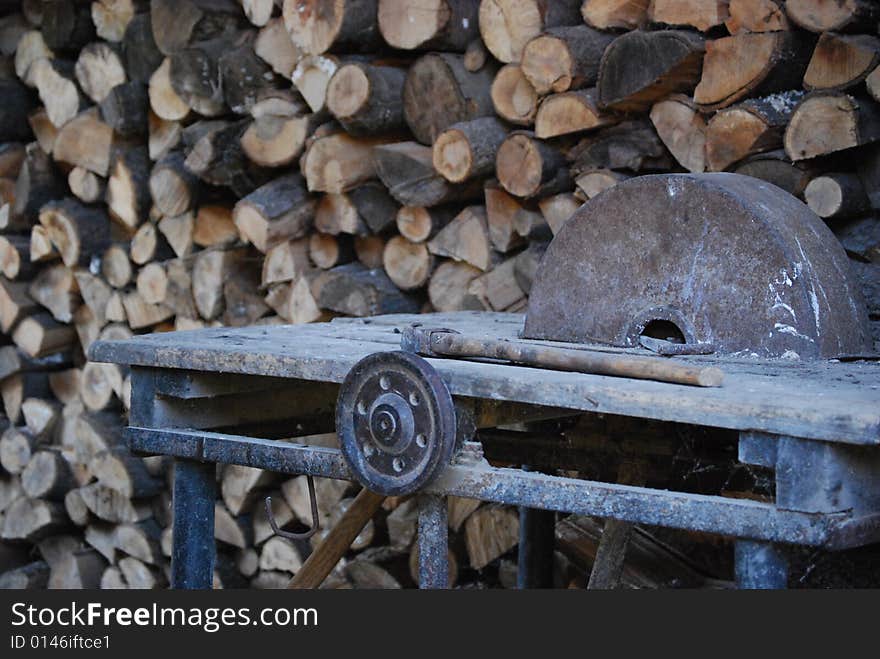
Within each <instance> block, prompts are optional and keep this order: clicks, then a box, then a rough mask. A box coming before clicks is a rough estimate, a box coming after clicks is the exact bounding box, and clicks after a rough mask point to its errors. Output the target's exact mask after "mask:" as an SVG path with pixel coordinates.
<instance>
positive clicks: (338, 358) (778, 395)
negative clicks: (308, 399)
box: [89, 312, 880, 445]
mask: <svg viewBox="0 0 880 659" xmlns="http://www.w3.org/2000/svg"><path fill="white" fill-rule="evenodd" d="M412 324H421V325H422V326H423V327H445V328H450V329H455V330H458V331H460V332H463V333H466V334H469V335H474V336H486V337H492V338H503V339H517V337H518V333H519V331H520V330H521V329H522V325H523V317H522V316H521V315H518V314H499V313H489V312H460V313H451V314H450V313H447V314H426V315H397V316H381V317H376V318H367V319H353V318H345V319H342V318H340V319H336V320H334V321H333V322H330V323H320V324H314V325H296V326H290V325H286V326H277V325H275V326H257V327H247V328H240V329H237V328H229V327H224V328H217V329H207V330H195V331H187V332H173V333H161V334H149V335H144V336H136V337H134V338H132V339H129V340H127V341H98V342H96V343H94V344H92V346H91V348H90V349H89V358H90V359H91V360H93V361H99V362H114V363H119V364H130V365H133V366H148V367H154V368H168V369H188V370H194V371H208V372H219V373H242V374H251V375H267V376H276V377H285V378H296V379H303V380H314V381H320V382H341V381H342V379H343V378H344V377H345V375H346V374H347V373H348V371H349V370H350V369H351V367H352V366H353V365H354V364H355V363H356V362H357V361H358V360H360V359H361V358H363V357H365V356H367V355H369V354H372V353H374V352H383V351H389V350H395V349H398V347H399V343H400V334H399V328H402V327H406V326H409V325H412ZM530 343H539V344H542V345H559V346H564V347H579V348H584V347H585V346H572V345H571V344H563V343H558V344H554V343H549V342H546V341H530ZM590 348H591V349H597V350H604V351H609V352H620V353H638V354H650V353H646V351H643V350H640V349H639V350H627V349H619V348H609V347H602V346H590ZM658 359H659V358H658ZM675 359H676V360H680V361H683V362H687V363H700V364H706V365H709V364H712V365H715V366H719V367H721V368H722V370H723V371H724V373H725V380H724V384H723V386H721V387H718V388H700V387H691V386H685V385H676V384H667V383H662V382H653V381H647V380H633V379H629V378H619V377H609V376H602V375H588V374H582V373H567V372H561V371H550V370H544V369H536V368H527V367H521V366H511V365H507V364H500V363H490V362H476V361H461V360H452V359H430V360H428V361H430V362H431V364H432V365H433V366H434V367H435V368H436V369H437V371H438V372H439V373H440V375H441V376H442V377H443V379H444V381H445V382H446V384H447V386H448V387H449V389H450V391H451V392H452V393H453V394H454V395H458V396H472V397H477V398H484V399H494V400H507V401H515V402H521V403H531V404H536V405H547V406H554V407H565V408H570V409H576V410H583V411H587V412H601V413H607V414H619V415H623V416H631V417H639V418H647V419H657V420H664V421H678V422H682V423H693V424H698V425H705V426H716V427H722V428H731V429H737V430H753V431H762V432H768V433H774V434H780V435H792V436H797V437H804V438H809V439H820V440H827V441H837V442H845V443H851V444H864V445H876V444H880V363H878V362H876V361H858V362H848V363H841V362H837V361H798V360H772V361H767V360H758V359H755V358H751V357H750V356H748V355H741V356H735V357H725V358H721V357H713V356H700V357H697V356H692V357H676V358H675Z"/></svg>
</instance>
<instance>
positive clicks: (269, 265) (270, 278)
mask: <svg viewBox="0 0 880 659" xmlns="http://www.w3.org/2000/svg"><path fill="white" fill-rule="evenodd" d="M308 268H309V240H308V239H307V238H297V239H294V240H287V241H284V242H281V243H278V244H277V245H275V246H274V247H270V248H269V249H268V250H267V251H266V258H265V259H263V272H262V277H261V280H260V281H261V285H262V286H269V285H270V284H281V283H285V282H289V281H293V280H294V279H298V278H299V277H300V275H302V274H303V273H304V272H305V271H306V270H308Z"/></svg>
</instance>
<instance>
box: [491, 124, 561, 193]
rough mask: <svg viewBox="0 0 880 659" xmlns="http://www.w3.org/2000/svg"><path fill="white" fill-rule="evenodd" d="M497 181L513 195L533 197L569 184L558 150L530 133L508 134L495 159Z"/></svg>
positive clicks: (552, 191)
mask: <svg viewBox="0 0 880 659" xmlns="http://www.w3.org/2000/svg"><path fill="white" fill-rule="evenodd" d="M495 172H496V174H497V176H498V181H499V182H500V183H501V185H502V186H503V187H504V189H505V190H507V191H508V192H509V193H510V194H512V195H515V196H517V197H525V198H528V197H536V196H543V195H545V194H553V193H554V192H558V190H559V188H560V186H562V187H567V186H568V185H569V183H570V178H569V174H568V169H567V165H566V162H565V158H564V157H563V155H562V153H561V152H560V151H558V150H557V149H555V148H554V147H553V146H551V145H550V144H548V143H547V142H542V141H541V140H538V139H535V137H534V134H533V133H528V132H526V131H517V132H514V133H511V134H510V135H509V136H508V137H507V139H506V140H504V143H503V144H502V145H501V147H500V148H499V149H498V154H497V157H496V160H495Z"/></svg>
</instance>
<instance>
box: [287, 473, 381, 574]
mask: <svg viewBox="0 0 880 659" xmlns="http://www.w3.org/2000/svg"><path fill="white" fill-rule="evenodd" d="M383 501H385V497H384V496H382V495H381V494H375V493H374V492H370V490H368V489H366V488H364V489H363V490H361V492H360V494H358V495H357V497H355V500H354V502H353V503H352V504H351V507H349V509H348V510H346V511H345V514H344V515H343V516H342V518H341V519H340V520H339V523H338V524H336V526H334V527H333V530H332V531H330V533H328V534H327V537H326V538H324V541H323V542H322V543H321V544H320V545H318V547H317V548H316V549H315V551H313V552H312V554H311V555H310V556H309V557H308V559H307V560H306V562H305V563H304V564H303V566H302V568H300V570H299V572H297V573H296V576H294V577H293V579H291V580H290V583H289V584H287V587H288V588H290V589H293V590H304V589H309V588H318V587H319V586H320V585H321V584H322V583H323V582H324V579H326V578H327V575H328V574H330V571H331V570H332V569H333V568H334V567H335V566H336V564H337V563H338V562H339V559H340V558H342V556H343V555H344V554H345V552H346V551H348V548H349V547H351V543H352V542H354V539H355V538H356V537H357V536H358V534H359V533H360V532H361V531H362V530H363V529H364V527H365V526H366V525H367V522H369V521H370V520H371V519H372V518H373V515H375V514H376V512H377V511H378V510H379V508H380V507H381V506H382V502H383Z"/></svg>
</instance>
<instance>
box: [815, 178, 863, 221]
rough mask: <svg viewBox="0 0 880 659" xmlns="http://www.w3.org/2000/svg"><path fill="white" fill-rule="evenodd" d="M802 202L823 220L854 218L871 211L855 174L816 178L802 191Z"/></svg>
mask: <svg viewBox="0 0 880 659" xmlns="http://www.w3.org/2000/svg"><path fill="white" fill-rule="evenodd" d="M804 200H805V201H806V202H807V206H809V207H810V210H812V211H813V212H814V213H816V215H818V216H819V217H821V218H824V219H831V218H834V219H837V218H843V217H854V216H858V215H862V214H864V213H868V212H870V210H871V202H870V200H869V199H868V195H867V193H866V192H865V188H864V186H863V185H862V182H861V180H860V179H859V177H858V176H857V175H855V174H848V173H832V174H825V175H823V176H817V177H816V178H814V179H813V180H812V181H810V183H809V184H808V185H807V187H806V189H805V190H804Z"/></svg>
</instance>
